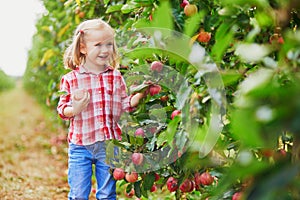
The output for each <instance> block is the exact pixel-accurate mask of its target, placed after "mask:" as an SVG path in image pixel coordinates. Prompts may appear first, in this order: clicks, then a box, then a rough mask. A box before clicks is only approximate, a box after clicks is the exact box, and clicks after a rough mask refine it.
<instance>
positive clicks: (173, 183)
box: [167, 177, 178, 192]
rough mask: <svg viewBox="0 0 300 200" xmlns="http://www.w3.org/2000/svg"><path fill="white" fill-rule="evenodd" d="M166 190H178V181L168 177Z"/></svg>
mask: <svg viewBox="0 0 300 200" xmlns="http://www.w3.org/2000/svg"><path fill="white" fill-rule="evenodd" d="M167 188H168V190H169V191H170V192H174V191H176V190H177V189H178V180H177V179H176V178H174V177H169V178H168V180H167Z"/></svg>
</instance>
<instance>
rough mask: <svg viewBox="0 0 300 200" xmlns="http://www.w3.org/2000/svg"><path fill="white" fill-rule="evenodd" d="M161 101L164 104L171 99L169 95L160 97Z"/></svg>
mask: <svg viewBox="0 0 300 200" xmlns="http://www.w3.org/2000/svg"><path fill="white" fill-rule="evenodd" d="M160 100H161V101H163V102H165V101H168V100H169V97H168V95H164V96H161V97H160Z"/></svg>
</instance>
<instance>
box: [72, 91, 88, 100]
mask: <svg viewBox="0 0 300 200" xmlns="http://www.w3.org/2000/svg"><path fill="white" fill-rule="evenodd" d="M86 92H87V91H86V90H84V89H77V90H75V91H74V100H80V99H82V98H83V97H84V95H85V94H86Z"/></svg>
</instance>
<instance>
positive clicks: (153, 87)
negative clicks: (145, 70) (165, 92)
mask: <svg viewBox="0 0 300 200" xmlns="http://www.w3.org/2000/svg"><path fill="white" fill-rule="evenodd" d="M160 91H161V87H160V85H151V86H150V88H149V92H150V95H151V96H154V95H156V94H158V93H160Z"/></svg>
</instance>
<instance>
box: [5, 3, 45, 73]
mask: <svg viewBox="0 0 300 200" xmlns="http://www.w3.org/2000/svg"><path fill="white" fill-rule="evenodd" d="M4 1H5V2H4ZM0 2H1V6H0V69H1V70H3V71H4V72H5V73H6V74H7V75H10V76H22V75H23V74H24V72H25V69H26V63H27V52H28V50H30V48H31V38H32V36H33V34H34V33H35V32H36V29H35V23H36V21H37V20H38V18H39V16H41V15H42V13H43V12H44V7H43V4H42V2H41V1H40V0H0Z"/></svg>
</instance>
